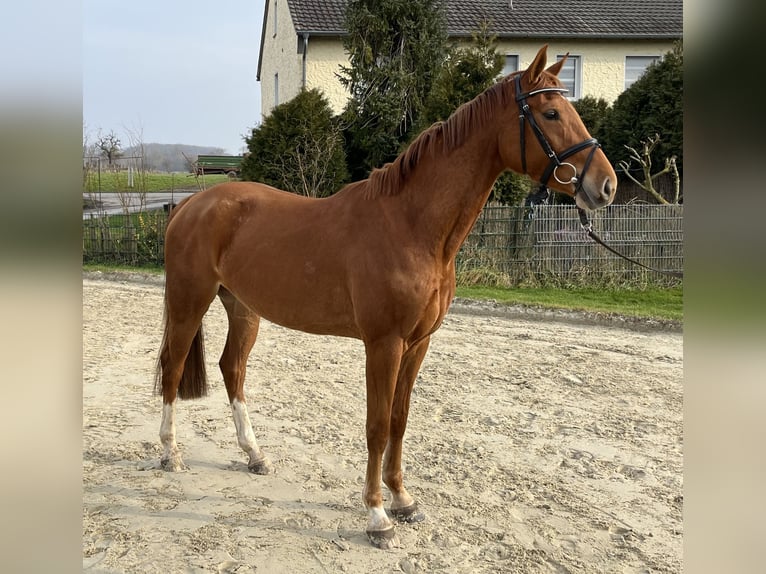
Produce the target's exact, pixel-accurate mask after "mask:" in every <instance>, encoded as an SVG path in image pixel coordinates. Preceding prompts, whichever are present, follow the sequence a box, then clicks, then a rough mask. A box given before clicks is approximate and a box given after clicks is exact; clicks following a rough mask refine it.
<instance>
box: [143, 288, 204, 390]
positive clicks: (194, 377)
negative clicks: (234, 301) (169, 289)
mask: <svg viewBox="0 0 766 574" xmlns="http://www.w3.org/2000/svg"><path fill="white" fill-rule="evenodd" d="M167 316H168V315H167V301H166V304H165V313H164V317H163V323H164V329H163V334H162V345H161V346H160V355H159V357H158V358H157V367H156V372H155V377H154V391H155V393H157V394H159V395H162V394H164V393H163V391H164V388H163V385H162V370H163V363H167V360H166V359H167V358H169V355H170V350H169V348H168V345H169V340H168V339H169V337H168V333H169V330H170V325H169V324H168V320H167ZM177 394H178V398H180V399H198V398H200V397H204V396H205V395H207V370H206V369H205V336H204V333H203V330H202V323H200V326H199V328H198V329H197V332H196V333H195V335H194V339H193V340H192V342H191V347H190V348H189V354H188V355H187V356H186V361H185V362H184V366H183V372H182V374H181V381H180V383H179V385H178V391H177Z"/></svg>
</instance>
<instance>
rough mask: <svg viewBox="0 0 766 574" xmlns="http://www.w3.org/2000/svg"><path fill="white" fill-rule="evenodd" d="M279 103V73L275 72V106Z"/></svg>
mask: <svg viewBox="0 0 766 574" xmlns="http://www.w3.org/2000/svg"><path fill="white" fill-rule="evenodd" d="M278 105H279V74H274V106H275V107H276V106H278Z"/></svg>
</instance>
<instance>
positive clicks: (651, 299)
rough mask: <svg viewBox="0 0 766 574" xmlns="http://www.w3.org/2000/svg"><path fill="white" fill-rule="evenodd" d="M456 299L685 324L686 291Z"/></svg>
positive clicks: (522, 293)
mask: <svg viewBox="0 0 766 574" xmlns="http://www.w3.org/2000/svg"><path fill="white" fill-rule="evenodd" d="M83 269H84V270H85V271H102V272H114V271H127V272H133V273H136V272H138V273H154V274H161V273H162V272H163V270H162V269H161V268H159V267H140V268H137V267H128V266H124V267H120V266H116V265H83ZM457 296H458V297H462V298H465V299H474V300H493V301H496V302H498V303H500V304H508V305H514V304H516V305H526V306H530V307H542V308H549V309H568V310H573V311H588V312H599V313H609V314H615V315H623V316H626V317H636V318H644V319H660V320H665V321H683V288H682V287H673V288H667V289H660V288H647V289H640V290H639V289H583V288H573V289H558V288H517V289H502V288H497V287H478V286H471V287H458V289H457Z"/></svg>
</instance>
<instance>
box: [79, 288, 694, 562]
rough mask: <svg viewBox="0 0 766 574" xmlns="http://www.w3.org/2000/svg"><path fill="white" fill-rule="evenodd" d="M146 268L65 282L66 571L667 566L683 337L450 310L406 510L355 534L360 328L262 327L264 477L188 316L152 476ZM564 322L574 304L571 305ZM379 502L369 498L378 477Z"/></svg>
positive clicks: (253, 388) (676, 525) (678, 554)
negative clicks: (75, 467) (78, 508)
mask: <svg viewBox="0 0 766 574" xmlns="http://www.w3.org/2000/svg"><path fill="white" fill-rule="evenodd" d="M161 319H162V285H161V281H159V280H157V279H155V280H135V278H131V277H129V276H128V277H125V276H122V278H117V279H115V278H114V277H111V278H109V277H103V276H100V275H99V274H86V275H84V277H83V522H82V525H83V548H82V550H83V570H85V571H88V572H140V573H145V572H162V573H167V572H238V573H244V572H263V573H286V574H287V573H289V574H300V573H309V572H311V573H313V572H331V573H335V572H349V573H352V574H356V573H362V572H364V573H379V572H381V573H382V572H407V573H411V572H450V573H461V574H462V573H471V572H476V573H484V572H515V573H567V572H569V573H583V574H595V573H601V572H603V573H626V574H627V573H631V574H638V573H650V572H651V573H659V572H681V570H682V530H683V525H682V524H683V523H682V507H683V495H682V492H683V482H682V480H683V479H682V476H683V475H682V453H683V437H682V394H683V389H682V370H683V362H682V337H683V336H682V334H681V332H680V331H679V330H678V329H676V330H667V329H660V328H656V326H655V328H651V329H646V328H644V329H641V328H638V327H639V326H637V325H616V326H615V325H604V324H601V325H599V324H586V323H583V322H579V323H578V322H577V320H573V317H571V316H568V315H567V316H564V317H551V316H548V315H540V314H536V313H526V314H520V313H509V312H505V313H503V312H500V311H499V310H497V309H496V308H493V307H491V306H476V305H470V306H461V305H455V306H453V309H452V311H451V312H450V314H449V315H448V316H447V317H446V319H445V321H444V324H443V326H442V328H441V329H440V330H439V331H437V333H436V334H435V335H434V336H433V338H432V343H431V348H430V351H429V353H428V355H427V357H426V360H425V362H424V365H423V368H422V370H421V373H420V376H419V377H418V381H417V383H416V385H415V390H414V392H413V396H412V405H411V411H410V418H409V425H408V429H407V435H406V436H405V444H404V457H403V458H404V464H403V467H404V472H405V484H406V485H407V488H408V490H409V491H410V493H411V494H412V495H413V496H414V497H415V498H416V500H417V501H418V502H419V505H420V507H421V509H422V510H423V511H425V513H426V517H427V518H426V521H425V522H422V523H420V524H415V525H400V526H398V527H397V531H398V536H399V539H400V541H401V545H400V547H398V548H395V549H392V550H387V551H383V550H378V549H375V548H372V547H371V546H370V544H369V543H368V541H367V538H366V535H365V533H364V529H365V526H366V520H367V518H366V512H365V511H364V508H363V505H362V499H361V491H362V485H363V480H364V478H363V477H364V472H365V464H366V456H367V454H366V447H365V440H364V412H365V393H364V382H363V380H364V379H363V377H364V353H363V348H362V345H361V343H360V342H359V341H356V340H351V339H341V338H332V337H317V336H312V335H306V334H303V333H298V332H295V331H289V330H286V329H283V328H281V327H278V326H276V325H273V324H269V323H267V322H265V321H264V322H262V327H261V332H260V336H259V339H258V342H257V343H256V346H255V348H254V350H253V353H252V355H251V357H250V363H249V365H250V367H249V372H248V384H247V387H246V391H247V399H248V407H249V410H250V415H251V417H252V419H253V424H254V427H255V433H256V438H257V439H258V441H259V444H260V445H261V446H262V447H263V448H264V450H265V451H266V452H267V454H268V455H269V456H270V457H271V460H272V462H273V463H274V466H275V468H276V472H275V473H274V474H272V475H269V476H256V475H253V474H250V473H248V472H247V466H246V460H247V459H246V456H245V454H244V453H243V452H242V451H241V450H240V449H239V447H238V446H237V442H236V435H235V430H234V424H233V421H232V418H231V411H230V409H229V407H228V402H227V399H226V391H225V389H224V386H223V381H222V378H221V376H220V372H219V371H218V368H217V361H218V357H219V355H220V352H221V350H222V349H223V342H224V338H225V335H226V319H225V314H224V312H223V307H222V306H221V305H220V303H218V302H214V303H213V305H212V306H211V308H210V310H209V311H208V314H207V316H206V318H205V328H206V343H207V360H208V373H209V375H210V377H211V392H210V396H208V397H207V398H205V399H202V400H198V401H186V402H179V404H178V417H177V424H178V429H177V430H178V441H179V446H180V448H181V451H182V454H183V456H184V462H185V463H186V464H187V465H188V466H189V467H190V468H189V470H187V471H185V472H181V473H167V472H164V471H162V470H160V469H159V458H160V454H161V447H160V442H159V435H158V433H159V425H160V409H161V399H160V398H159V397H156V396H154V395H153V394H152V385H153V376H154V365H155V360H156V355H157V349H158V346H159V342H160V335H161ZM574 319H576V317H575V318H574ZM384 493H385V495H387V494H388V493H387V491H385V489H384Z"/></svg>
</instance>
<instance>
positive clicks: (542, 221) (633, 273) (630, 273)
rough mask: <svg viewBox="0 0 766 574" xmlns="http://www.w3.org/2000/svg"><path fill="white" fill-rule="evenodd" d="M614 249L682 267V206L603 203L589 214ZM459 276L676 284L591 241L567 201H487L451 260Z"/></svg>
mask: <svg viewBox="0 0 766 574" xmlns="http://www.w3.org/2000/svg"><path fill="white" fill-rule="evenodd" d="M591 220H592V222H593V228H594V229H595V230H596V232H597V233H598V234H599V235H600V236H601V238H602V239H603V240H604V241H605V242H606V243H608V244H609V245H610V246H611V247H613V248H614V249H616V250H617V251H619V252H621V253H623V254H625V255H627V256H628V257H631V258H633V259H635V260H637V261H640V262H641V263H643V264H644V265H648V266H650V267H654V268H657V269H664V270H667V271H682V270H683V206H682V205H643V204H635V205H611V206H609V207H607V208H605V209H601V210H599V211H597V212H594V213H593V214H592V215H591ZM456 266H457V270H458V281H459V282H460V283H482V284H497V285H504V286H516V285H530V286H535V285H538V286H546V285H560V286H561V285H578V286H579V285H583V286H584V285H625V286H628V285H631V286H645V285H658V286H669V285H677V284H679V283H680V279H678V278H675V277H671V276H668V275H665V274H662V273H657V272H653V271H648V270H646V269H643V268H641V267H639V266H637V265H635V264H633V263H630V262H629V261H625V260H624V259H621V258H620V257H618V256H616V255H614V254H612V253H610V252H609V251H608V250H606V249H605V248H604V247H602V246H600V245H598V244H596V243H595V242H594V241H593V240H592V239H591V238H590V237H588V236H587V234H586V233H585V231H584V230H583V229H582V227H581V226H580V221H579V218H578V215H577V209H576V208H575V207H574V206H571V205H544V206H538V207H536V208H534V209H533V210H532V209H529V208H524V207H507V206H500V205H488V206H486V207H485V208H484V210H483V211H482V214H481V216H480V217H479V219H478V221H477V222H476V225H474V228H473V230H472V231H471V233H470V235H469V236H468V239H467V240H466V242H465V243H464V245H463V247H462V248H461V250H460V253H459V255H458V258H457V262H456Z"/></svg>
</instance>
